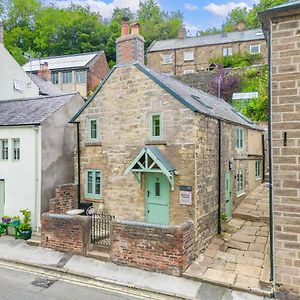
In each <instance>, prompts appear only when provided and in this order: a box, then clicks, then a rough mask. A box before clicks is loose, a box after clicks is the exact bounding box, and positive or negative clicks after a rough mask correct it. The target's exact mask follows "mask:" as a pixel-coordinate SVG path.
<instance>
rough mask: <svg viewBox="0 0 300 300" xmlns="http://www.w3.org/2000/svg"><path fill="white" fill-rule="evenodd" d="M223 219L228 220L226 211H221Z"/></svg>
mask: <svg viewBox="0 0 300 300" xmlns="http://www.w3.org/2000/svg"><path fill="white" fill-rule="evenodd" d="M221 220H222V221H227V220H228V216H227V214H226V213H225V212H223V213H221Z"/></svg>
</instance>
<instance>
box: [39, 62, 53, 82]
mask: <svg viewBox="0 0 300 300" xmlns="http://www.w3.org/2000/svg"><path fill="white" fill-rule="evenodd" d="M38 76H40V77H43V78H44V79H45V80H47V81H50V80H51V71H50V70H49V68H48V63H47V62H43V63H40V69H39V70H38Z"/></svg>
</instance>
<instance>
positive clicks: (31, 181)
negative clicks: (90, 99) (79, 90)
mask: <svg viewBox="0 0 300 300" xmlns="http://www.w3.org/2000/svg"><path fill="white" fill-rule="evenodd" d="M83 102H84V101H83V99H82V98H81V96H80V95H79V94H74V93H72V94H64V95H58V96H46V97H36V98H27V99H22V100H8V101H4V100H3V101H1V102H0V216H3V215H10V216H14V215H17V214H18V213H19V210H20V209H23V208H28V209H30V210H31V211H32V214H33V215H32V216H33V218H32V225H33V227H34V228H37V227H38V226H39V225H40V215H41V213H43V212H45V211H48V201H49V199H51V198H53V197H54V191H55V187H56V186H57V185H58V184H59V183H60V184H61V183H67V182H72V180H73V167H72V165H73V147H74V128H73V126H71V125H70V124H68V120H69V118H70V117H71V116H72V115H73V114H74V113H75V112H76V111H77V110H78V108H79V107H80V106H82V104H83Z"/></svg>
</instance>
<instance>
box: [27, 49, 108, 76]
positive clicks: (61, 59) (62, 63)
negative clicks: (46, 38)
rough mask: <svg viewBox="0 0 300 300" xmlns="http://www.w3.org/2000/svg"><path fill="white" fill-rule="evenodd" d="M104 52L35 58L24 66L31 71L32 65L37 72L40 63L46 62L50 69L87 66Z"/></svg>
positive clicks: (32, 69) (33, 70)
mask: <svg viewBox="0 0 300 300" xmlns="http://www.w3.org/2000/svg"><path fill="white" fill-rule="evenodd" d="M102 54H104V51H99V52H91V53H81V54H71V55H62V56H49V57H42V58H35V59H32V60H31V62H28V63H26V64H25V65H24V66H23V67H22V68H23V69H24V71H26V72H30V65H31V71H32V72H36V71H38V70H39V69H40V63H44V62H46V63H48V68H49V70H59V69H76V68H85V67H86V68H87V67H89V66H90V63H92V62H93V60H94V59H95V58H96V57H97V56H100V55H102Z"/></svg>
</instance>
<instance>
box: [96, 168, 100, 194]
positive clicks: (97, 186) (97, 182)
mask: <svg viewBox="0 0 300 300" xmlns="http://www.w3.org/2000/svg"><path fill="white" fill-rule="evenodd" d="M95 181H96V182H95V194H97V195H100V194H101V176H100V172H95Z"/></svg>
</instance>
